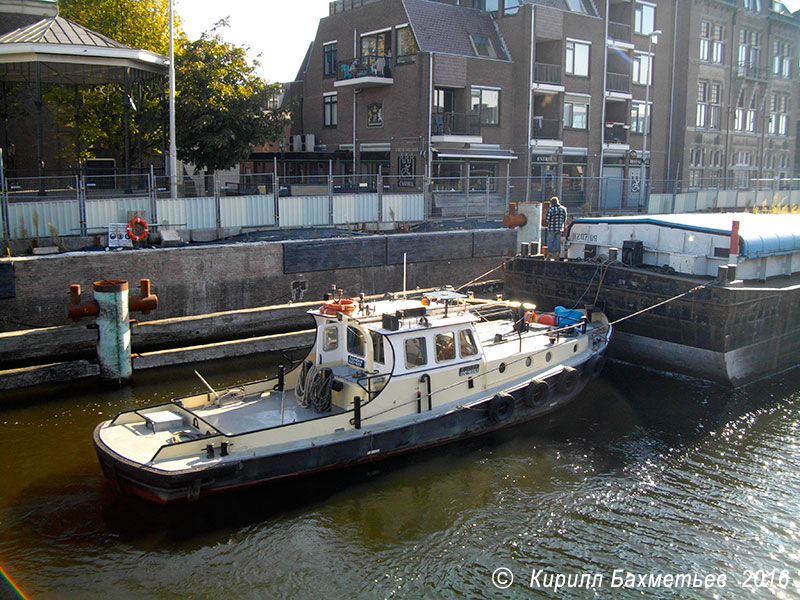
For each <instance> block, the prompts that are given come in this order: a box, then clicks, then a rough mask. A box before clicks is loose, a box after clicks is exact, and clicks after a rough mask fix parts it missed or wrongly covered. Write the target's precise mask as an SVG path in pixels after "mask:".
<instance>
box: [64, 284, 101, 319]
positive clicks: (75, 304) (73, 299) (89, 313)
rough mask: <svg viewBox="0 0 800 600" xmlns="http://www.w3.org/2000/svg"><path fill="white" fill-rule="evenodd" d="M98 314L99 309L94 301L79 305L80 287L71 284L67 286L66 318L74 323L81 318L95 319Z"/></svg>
mask: <svg viewBox="0 0 800 600" xmlns="http://www.w3.org/2000/svg"><path fill="white" fill-rule="evenodd" d="M99 312H100V307H99V306H98V305H97V302H96V301H95V300H87V301H86V302H83V303H81V286H80V285H78V284H77V283H73V284H72V285H70V286H69V304H68V305H67V317H68V318H70V319H72V320H73V321H75V322H76V323H77V322H78V321H80V320H81V319H82V318H83V317H96V316H97V315H98V313H99Z"/></svg>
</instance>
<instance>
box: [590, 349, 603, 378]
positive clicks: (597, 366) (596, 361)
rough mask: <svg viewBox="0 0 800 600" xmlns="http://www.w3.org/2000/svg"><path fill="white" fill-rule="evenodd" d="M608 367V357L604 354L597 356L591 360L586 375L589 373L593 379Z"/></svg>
mask: <svg viewBox="0 0 800 600" xmlns="http://www.w3.org/2000/svg"><path fill="white" fill-rule="evenodd" d="M605 366H606V357H605V356H603V355H602V354H595V355H594V356H593V357H592V358H590V359H589V360H588V361H587V363H586V367H585V371H586V373H588V374H589V375H590V376H592V377H597V376H598V375H600V372H601V371H602V370H603V367H605Z"/></svg>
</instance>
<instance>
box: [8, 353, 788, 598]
mask: <svg viewBox="0 0 800 600" xmlns="http://www.w3.org/2000/svg"><path fill="white" fill-rule="evenodd" d="M277 360H278V358H277V357H273V359H264V358H258V359H247V360H245V361H242V360H237V361H235V362H234V361H221V362H216V363H209V364H202V365H199V367H198V368H200V370H201V371H202V374H203V375H204V376H205V378H206V379H207V380H209V381H210V382H212V383H213V384H214V385H216V386H221V385H225V384H234V383H239V382H242V381H246V380H249V379H254V378H259V377H261V376H263V374H264V372H265V371H269V372H272V371H274V369H275V366H276V364H277V363H276V361H277ZM192 369H193V367H181V368H171V369H164V370H159V371H153V372H144V373H139V374H137V376H136V382H135V384H134V385H133V386H131V387H129V388H126V389H123V390H98V389H96V387H95V386H91V385H71V386H58V387H46V388H40V389H36V390H34V391H31V392H26V393H14V394H9V393H4V395H2V396H0V399H1V401H0V482H1V483H0V567H2V568H3V570H4V571H5V572H6V573H7V574H8V576H9V577H10V578H11V579H12V580H13V581H14V582H15V583H16V584H17V585H18V586H19V588H20V589H21V590H22V592H23V593H24V594H25V596H27V597H29V598H33V599H37V600H38V599H56V600H58V599H72V598H75V599H78V598H79V599H85V598H156V599H160V598H165V599H166V598H169V599H172V598H214V599H216V598H237V599H238V598H244V599H250V598H252V599H262V598H270V599H271V598H556V597H557V598H595V597H604V598H605V597H614V598H633V597H637V598H641V597H647V598H679V597H680V598H750V597H752V598H787V599H788V598H798V597H800V503H798V498H800V451H799V450H798V443H799V442H798V439H799V438H798V434H800V411H799V410H798V409H800V370H795V371H794V372H790V373H787V374H784V375H782V376H778V377H774V378H771V379H769V380H768V381H765V382H762V383H760V384H758V385H754V386H751V387H749V388H745V389H740V390H736V391H731V390H725V389H720V388H717V387H713V386H710V385H706V384H702V383H698V382H695V381H689V380H685V379H678V378H674V377H668V376H663V375H656V374H653V373H649V372H646V371H642V370H637V369H633V368H627V367H622V366H619V365H613V366H611V367H610V368H607V370H606V372H604V374H603V376H602V378H601V379H599V380H597V381H595V382H593V383H592V384H591V385H590V386H589V387H588V388H587V389H586V390H585V392H584V393H583V395H582V396H581V397H580V399H579V400H577V401H576V402H575V403H574V404H572V405H571V406H569V407H568V408H567V409H565V410H563V411H562V412H560V413H558V414H556V415H553V416H551V417H548V418H546V419H544V420H542V421H541V422H537V423H533V424H529V425H526V426H523V427H520V428H517V429H515V430H514V431H513V432H506V433H504V434H503V435H501V436H494V437H491V438H485V439H481V440H476V441H472V442H470V443H469V444H465V445H459V446H454V447H448V448H445V449H437V450H434V451H431V452H430V453H429V455H426V456H421V455H417V456H413V457H411V458H406V459H403V460H401V461H394V462H391V463H390V464H387V465H381V466H380V467H374V466H372V467H369V468H359V469H356V470H352V471H347V472H344V473H336V474H331V475H326V476H322V477H317V478H313V479H309V480H306V481H301V482H296V483H292V484H289V485H284V486H281V487H277V488H262V489H255V490H250V491H248V492H246V493H241V494H234V495H231V496H228V497H221V498H216V499H212V500H209V501H202V502H200V503H194V504H185V505H182V506H177V507H166V508H165V507H160V506H154V505H149V504H146V503H144V502H141V501H137V500H131V499H121V498H118V497H116V496H115V495H114V494H113V492H112V490H111V488H110V485H109V484H108V483H107V482H106V481H105V480H104V479H103V477H102V475H101V472H100V468H99V466H98V464H97V460H96V457H95V456H94V451H93V449H92V444H91V434H92V429H93V427H94V426H95V424H96V423H97V422H99V421H100V420H103V419H107V418H110V417H111V416H113V414H114V413H115V412H116V411H118V410H121V409H126V408H130V407H136V406H144V405H147V404H151V403H154V402H160V401H163V400H166V399H168V398H169V397H170V396H171V395H174V394H185V393H189V392H192V391H198V390H200V389H201V384H200V383H199V381H198V380H197V379H196V377H195V376H194V374H193V373H192ZM623 586H624V587H623ZM6 597H8V598H13V597H19V596H18V595H16V593H15V592H13V590H12V588H11V587H10V586H9V585H8V583H7V582H6V581H5V580H3V579H2V578H0V598H6Z"/></svg>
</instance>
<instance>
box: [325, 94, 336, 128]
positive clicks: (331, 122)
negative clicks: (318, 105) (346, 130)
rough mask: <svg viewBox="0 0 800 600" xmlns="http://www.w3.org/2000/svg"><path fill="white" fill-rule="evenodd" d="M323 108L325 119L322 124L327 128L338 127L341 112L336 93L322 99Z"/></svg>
mask: <svg viewBox="0 0 800 600" xmlns="http://www.w3.org/2000/svg"><path fill="white" fill-rule="evenodd" d="M322 106H323V119H322V124H323V125H324V126H325V127H336V125H337V124H338V118H339V115H338V112H339V99H338V96H337V95H336V92H333V93H329V94H326V95H325V96H324V97H323V98H322Z"/></svg>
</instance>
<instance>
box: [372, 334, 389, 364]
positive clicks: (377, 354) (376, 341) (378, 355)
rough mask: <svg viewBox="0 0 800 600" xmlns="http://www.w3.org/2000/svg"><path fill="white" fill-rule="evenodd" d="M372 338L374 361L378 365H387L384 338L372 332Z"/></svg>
mask: <svg viewBox="0 0 800 600" xmlns="http://www.w3.org/2000/svg"><path fill="white" fill-rule="evenodd" d="M371 336H372V359H373V360H374V361H375V362H376V363H380V364H382V365H384V364H386V351H385V350H384V345H383V340H384V336H383V335H381V334H380V333H378V332H377V331H373V332H371Z"/></svg>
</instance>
